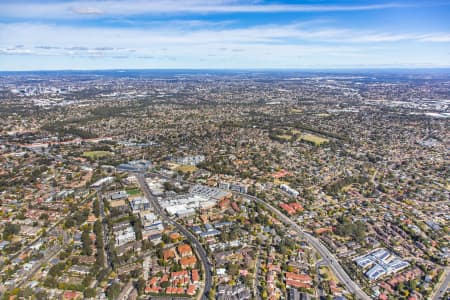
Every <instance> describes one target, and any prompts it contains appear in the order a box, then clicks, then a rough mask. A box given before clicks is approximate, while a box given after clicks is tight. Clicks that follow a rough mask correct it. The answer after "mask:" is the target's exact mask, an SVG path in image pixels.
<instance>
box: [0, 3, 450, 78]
mask: <svg viewBox="0 0 450 300" xmlns="http://www.w3.org/2000/svg"><path fill="white" fill-rule="evenodd" d="M449 66H450V1H445V0H444V1H440V0H428V1H426V0H424V1H414V0H409V1H407V0H398V1H395V0H393V1H377V0H375V1H365V0H361V1H350V0H347V1H346V0H342V1H327V0H316V1H287V0H285V1H282V0H279V1H263V0H245V1H243V0H163V1H152V0H145V1H144V0H136V1H124V0H104V1H103V0H102V1H93V0H39V1H38V0H36V1H32V0H15V1H13V0H1V1H0V70H2V71H6V70H56V69H117V68H194V69H197V68H225V69H229V68H239V69H245V68H252V69H253V68H392V67H406V68H417V67H419V68H421V67H449Z"/></svg>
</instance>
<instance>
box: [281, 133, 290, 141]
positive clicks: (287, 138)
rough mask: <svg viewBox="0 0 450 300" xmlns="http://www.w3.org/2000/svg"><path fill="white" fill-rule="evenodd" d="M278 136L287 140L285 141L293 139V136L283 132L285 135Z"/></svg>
mask: <svg viewBox="0 0 450 300" xmlns="http://www.w3.org/2000/svg"><path fill="white" fill-rule="evenodd" d="M278 138H280V139H282V140H285V141H290V140H291V139H292V136H290V135H287V134H283V135H278Z"/></svg>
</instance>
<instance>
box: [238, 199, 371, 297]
mask: <svg viewBox="0 0 450 300" xmlns="http://www.w3.org/2000/svg"><path fill="white" fill-rule="evenodd" d="M236 194H238V195H241V196H243V197H246V198H248V199H252V200H254V201H256V202H258V203H260V204H262V205H264V206H265V207H267V208H268V209H270V210H271V211H272V212H274V213H275V214H276V215H277V216H278V217H279V218H280V220H282V221H283V222H284V223H285V224H287V225H290V226H291V227H292V228H293V229H294V230H295V231H296V232H297V233H298V234H300V235H301V236H303V237H304V238H305V239H306V241H307V242H308V243H309V244H310V245H311V246H313V247H314V249H315V250H316V251H317V252H319V253H320V255H321V256H322V259H323V260H324V261H326V262H327V263H328V265H329V266H330V268H331V269H332V271H333V273H334V274H336V276H337V278H338V279H339V281H341V282H342V283H343V284H344V285H345V287H346V289H347V290H348V291H349V292H351V293H353V294H355V295H356V297H357V298H358V299H363V300H370V299H371V298H370V297H369V296H368V295H367V294H366V293H365V292H364V291H363V290H362V289H361V288H360V287H359V285H357V284H356V283H355V282H354V281H353V280H352V279H351V278H350V276H348V274H347V273H346V272H345V270H344V269H343V268H342V267H341V265H340V264H339V262H338V261H337V259H336V258H335V257H334V255H333V254H332V253H331V252H330V251H329V250H328V249H327V248H326V247H325V246H324V245H323V244H322V243H321V242H320V241H319V239H317V238H315V237H313V236H312V235H310V234H309V233H306V232H304V231H303V230H302V229H301V227H300V226H299V225H298V224H297V223H295V222H294V221H292V220H291V219H290V218H289V217H288V216H286V215H285V214H283V213H282V212H280V211H279V210H278V209H277V208H275V207H273V206H272V205H271V204H269V203H267V202H265V201H264V200H261V199H259V198H257V197H254V196H250V195H247V194H242V193H236Z"/></svg>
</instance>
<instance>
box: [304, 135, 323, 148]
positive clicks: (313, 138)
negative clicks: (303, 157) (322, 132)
mask: <svg viewBox="0 0 450 300" xmlns="http://www.w3.org/2000/svg"><path fill="white" fill-rule="evenodd" d="M300 140H302V141H305V142H310V143H313V144H314V145H316V146H320V145H322V144H325V143H328V142H329V140H328V139H326V138H322V137H320V136H317V135H314V134H309V133H307V134H303V135H302V136H300Z"/></svg>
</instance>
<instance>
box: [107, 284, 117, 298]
mask: <svg viewBox="0 0 450 300" xmlns="http://www.w3.org/2000/svg"><path fill="white" fill-rule="evenodd" d="M119 294H120V284H119V283H117V282H114V283H113V284H111V285H110V286H109V287H108V289H107V290H106V296H107V297H108V299H110V300H115V299H117V297H119Z"/></svg>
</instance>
